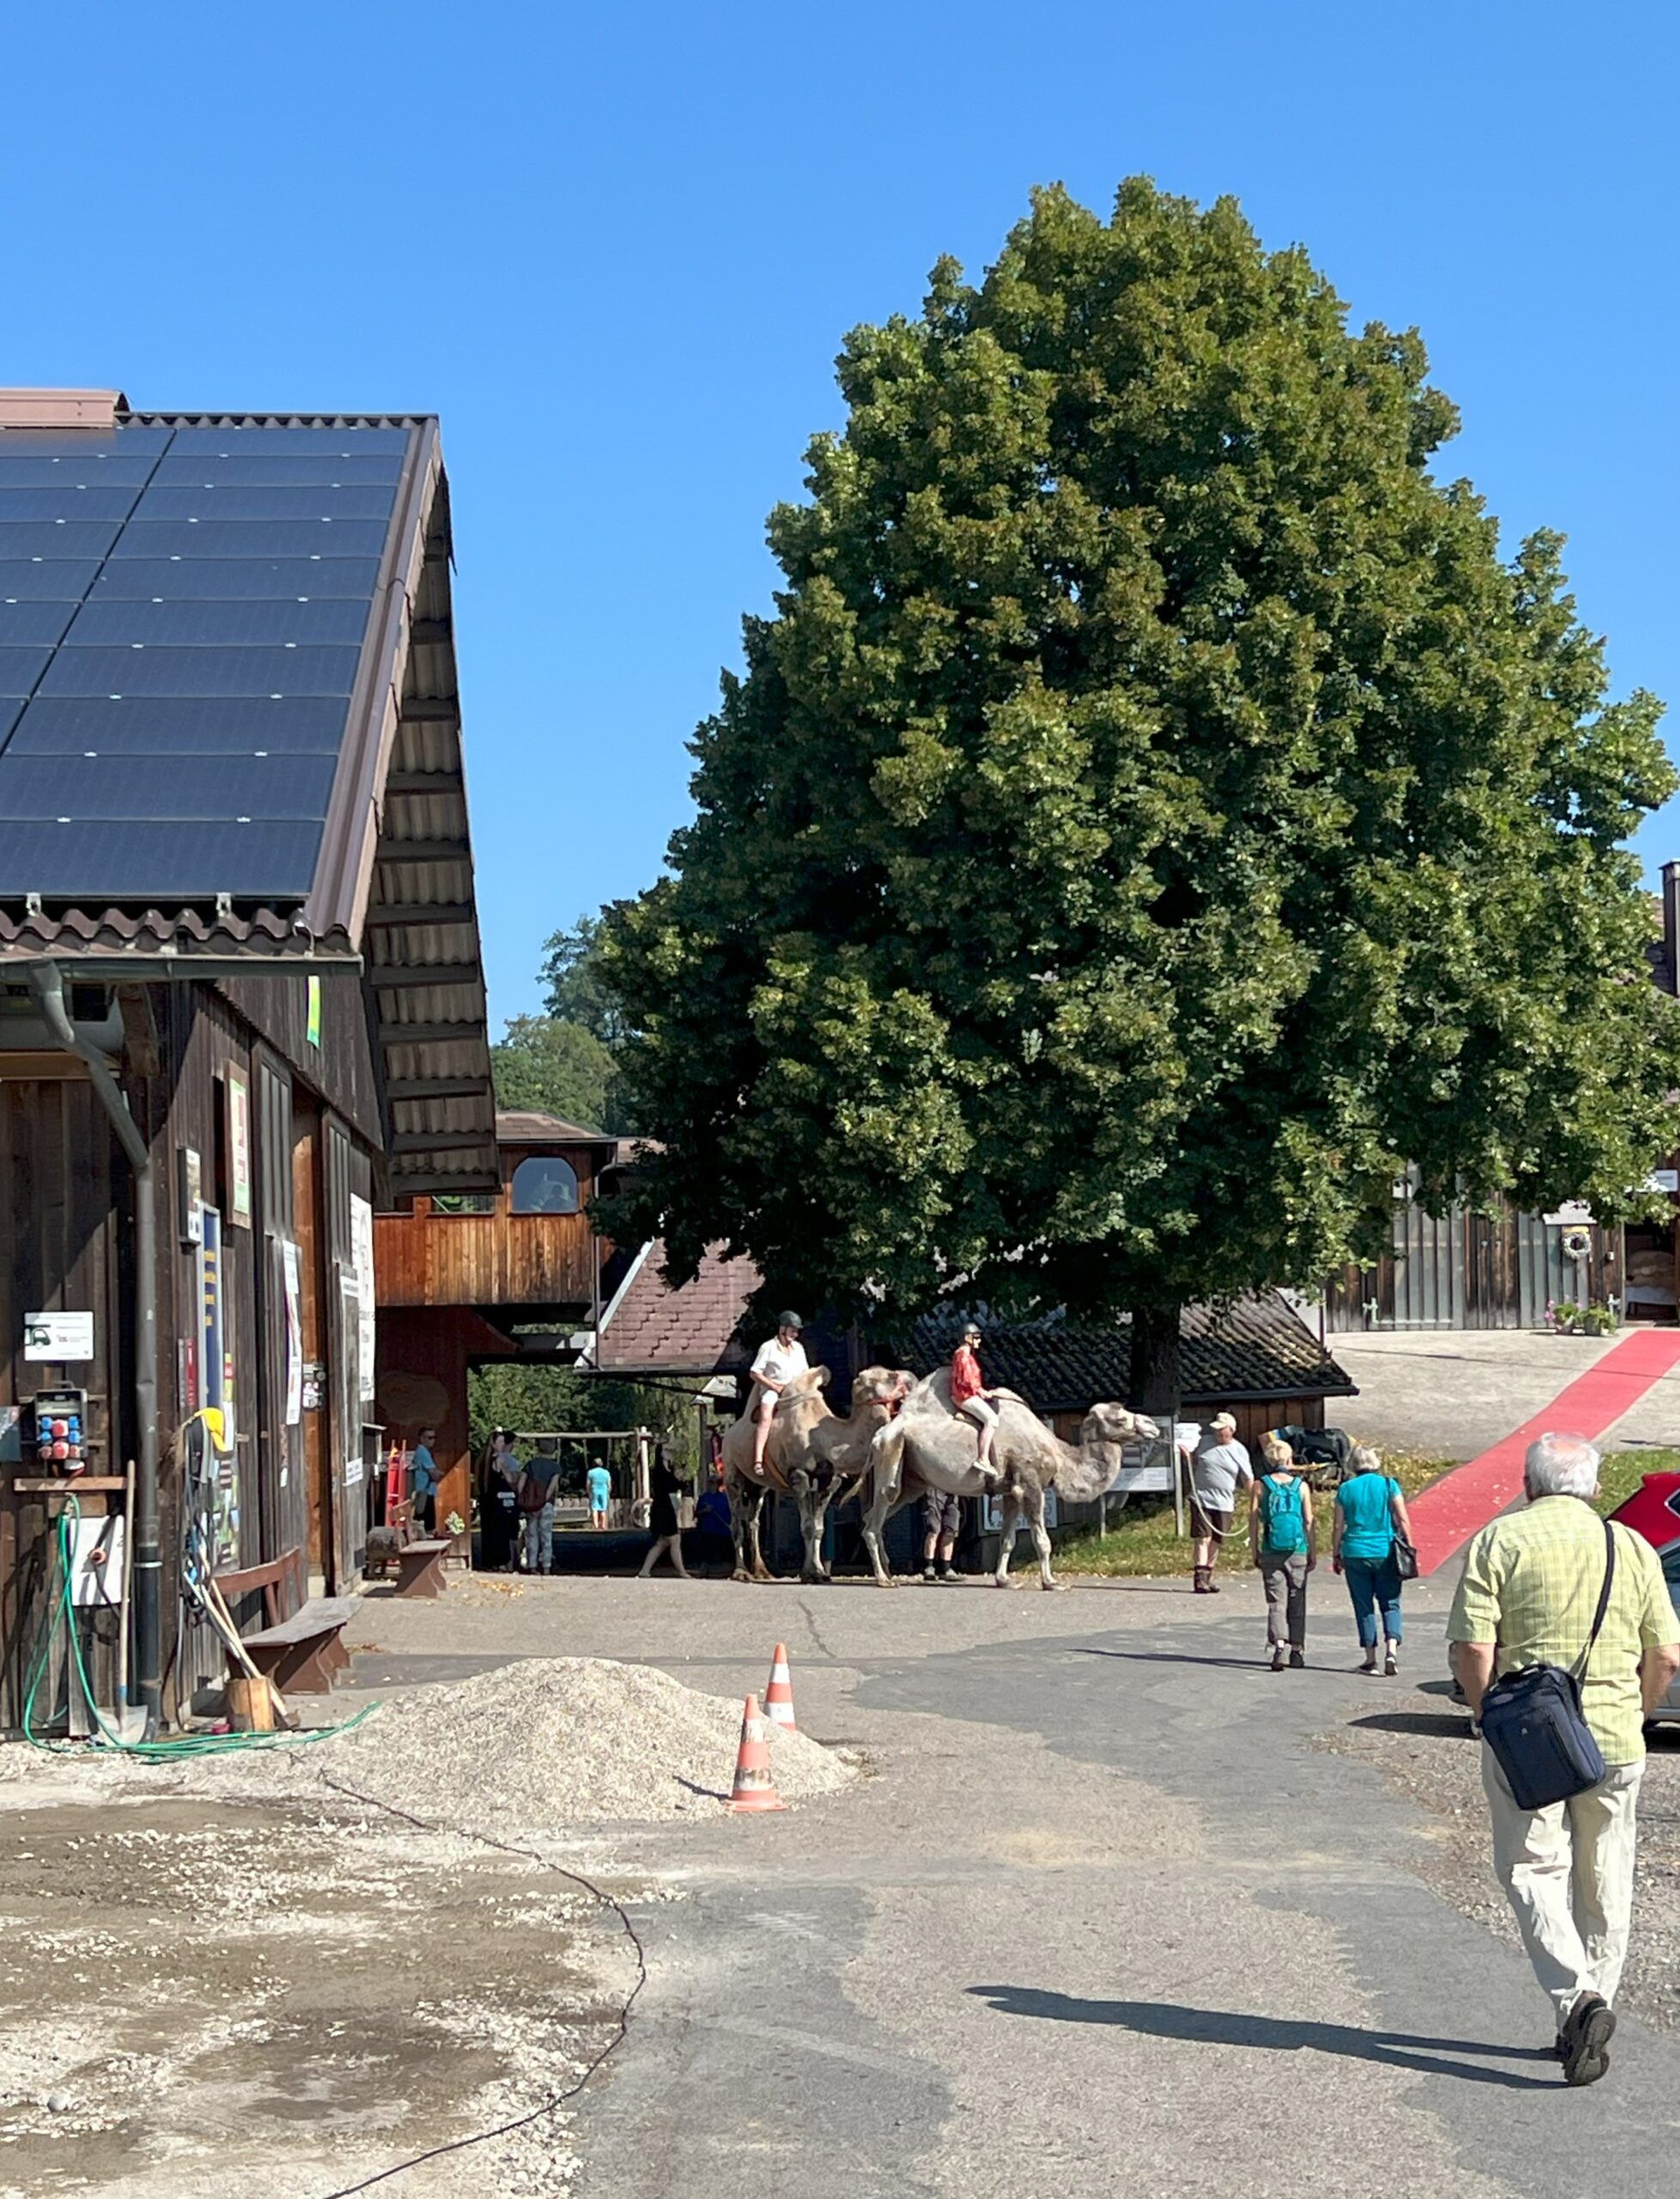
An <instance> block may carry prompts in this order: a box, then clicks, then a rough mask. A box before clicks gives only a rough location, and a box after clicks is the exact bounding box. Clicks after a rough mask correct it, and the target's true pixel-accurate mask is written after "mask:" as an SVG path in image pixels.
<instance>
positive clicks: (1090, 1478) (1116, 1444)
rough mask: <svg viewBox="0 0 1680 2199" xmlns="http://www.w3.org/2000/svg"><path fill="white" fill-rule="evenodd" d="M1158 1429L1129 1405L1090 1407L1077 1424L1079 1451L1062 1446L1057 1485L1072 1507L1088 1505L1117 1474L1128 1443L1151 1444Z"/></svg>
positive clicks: (1065, 1445)
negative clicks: (1078, 1429)
mask: <svg viewBox="0 0 1680 2199" xmlns="http://www.w3.org/2000/svg"><path fill="white" fill-rule="evenodd" d="M1160 1432H1161V1431H1160V1428H1159V1427H1158V1426H1157V1425H1156V1423H1155V1422H1153V1420H1151V1419H1150V1418H1149V1416H1148V1415H1147V1413H1141V1412H1133V1411H1132V1410H1130V1409H1129V1407H1128V1406H1125V1405H1117V1404H1098V1405H1093V1406H1092V1408H1091V1410H1090V1411H1089V1412H1088V1413H1087V1414H1086V1416H1085V1418H1084V1420H1083V1421H1082V1422H1080V1431H1079V1448H1078V1449H1077V1450H1074V1447H1072V1445H1071V1444H1064V1445H1063V1446H1062V1451H1063V1453H1064V1456H1063V1459H1062V1465H1061V1468H1060V1470H1059V1471H1058V1472H1057V1474H1056V1487H1057V1489H1059V1490H1060V1491H1061V1492H1062V1495H1063V1496H1064V1497H1065V1498H1066V1499H1067V1500H1068V1502H1070V1503H1073V1504H1090V1503H1092V1502H1094V1501H1095V1499H1096V1498H1098V1497H1099V1496H1100V1495H1102V1493H1103V1491H1104V1490H1105V1489H1106V1488H1107V1487H1108V1485H1109V1483H1111V1481H1112V1480H1113V1479H1114V1477H1115V1475H1116V1474H1117V1473H1118V1472H1119V1471H1120V1466H1121V1463H1122V1459H1123V1453H1124V1447H1125V1446H1126V1445H1127V1444H1128V1443H1132V1442H1137V1441H1142V1442H1145V1443H1153V1442H1154V1441H1156V1440H1157V1439H1158V1438H1159V1436H1160Z"/></svg>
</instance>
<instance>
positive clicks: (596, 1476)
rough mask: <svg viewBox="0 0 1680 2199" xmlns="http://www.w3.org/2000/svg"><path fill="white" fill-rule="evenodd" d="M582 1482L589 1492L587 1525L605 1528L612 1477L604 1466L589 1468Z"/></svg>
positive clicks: (610, 1497) (610, 1496)
mask: <svg viewBox="0 0 1680 2199" xmlns="http://www.w3.org/2000/svg"><path fill="white" fill-rule="evenodd" d="M583 1480H584V1486H585V1487H586V1488H587V1490H588V1492H589V1525H590V1526H592V1527H593V1528H596V1529H600V1528H602V1527H605V1526H606V1508H607V1506H608V1505H609V1504H610V1503H611V1502H612V1475H611V1474H610V1473H608V1471H607V1470H606V1467H605V1466H591V1467H590V1469H589V1471H588V1472H587V1474H586V1475H585V1476H584V1477H583Z"/></svg>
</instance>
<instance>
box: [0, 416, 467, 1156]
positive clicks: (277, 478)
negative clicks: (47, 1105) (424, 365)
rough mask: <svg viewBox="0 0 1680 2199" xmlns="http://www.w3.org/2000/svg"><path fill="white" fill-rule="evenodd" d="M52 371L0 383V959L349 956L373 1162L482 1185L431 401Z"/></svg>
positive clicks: (455, 704)
mask: <svg viewBox="0 0 1680 2199" xmlns="http://www.w3.org/2000/svg"><path fill="white" fill-rule="evenodd" d="M65 394H66V393H50V392H46V393H36V392H32V393H0V423H8V422H13V421H18V420H22V421H25V422H27V423H31V424H25V425H13V424H0V978H3V977H4V974H5V970H6V966H7V965H8V964H11V965H17V964H19V963H21V962H22V961H25V960H29V959H39V958H40V957H41V956H43V955H46V956H51V957H52V958H53V959H58V960H60V961H62V962H63V963H64V965H66V967H67V969H73V970H74V971H75V972H76V974H79V975H80V974H86V975H94V974H102V973H103V971H104V970H105V969H108V968H111V967H112V966H113V965H119V964H121V965H127V967H128V968H130V969H131V970H135V971H137V969H138V966H139V965H140V964H141V962H142V961H143V960H144V961H147V962H150V963H152V964H154V965H164V966H168V967H171V968H173V969H179V970H180V972H182V973H183V974H187V973H190V968H191V965H192V963H193V961H194V960H195V959H198V961H199V962H200V963H201V965H204V966H206V967H208V965H209V964H210V962H211V961H212V960H213V959H228V958H230V957H231V958H233V959H236V960H239V961H241V962H242V961H245V960H247V959H259V958H260V959H263V960H265V961H267V962H269V963H271V964H273V963H282V964H283V963H284V962H285V961H286V960H287V959H308V960H310V962H311V963H312V965H320V964H323V963H326V962H331V961H332V960H334V959H342V960H343V961H344V962H345V963H346V964H347V965H355V964H356V963H357V962H358V961H359V962H360V964H361V965H362V968H363V969H364V971H365V973H366V979H367V984H368V992H369V996H370V1000H371V1002H372V1003H373V1006H372V1008H371V1009H370V1014H371V1018H372V1021H373V1026H374V1033H375V1037H376V1040H377V1044H378V1047H379V1050H380V1053H381V1055H382V1057H383V1060H382V1067H383V1070H384V1082H385V1090H386V1096H387V1117H388V1137H387V1144H388V1148H389V1153H390V1164H391V1165H390V1179H389V1180H390V1187H391V1189H392V1190H393V1191H394V1192H396V1193H398V1194H402V1193H405V1192H409V1191H424V1190H429V1189H437V1190H470V1189H477V1188H490V1187H492V1186H493V1185H495V1183H496V1139H495V1122H494V1103H493V1101H492V1099H491V1095H490V1056H489V1032H488V1028H487V1018H486V1008H485V999H484V971H483V965H482V959H481V953H480V947H479V938H478V913H477V908H476V905H475V901H474V895H473V875H472V842H471V838H470V833H469V830H468V820H467V809H466V789H465V785H464V782H463V777H462V771H461V752H460V697H459V694H458V691H457V685H456V675H455V658H454V643H453V612H452V603H451V594H450V584H449V559H450V527H449V493H448V484H447V479H446V478H445V475H444V471H443V463H442V457H441V450H440V448H439V442H438V430H437V423H436V421H435V419H433V418H431V417H428V416H425V415H420V414H407V413H404V414H389V413H380V414H365V413H319V412H313V413H262V414H255V413H173V412H134V411H128V410H126V409H125V408H124V406H123V405H122V404H121V401H120V400H116V401H115V402H114V403H113V401H112V393H107V402H106V407H105V412H104V416H103V418H102V420H101V421H100V424H97V425H92V426H90V425H86V424H81V425H42V424H35V423H40V422H41V421H44V420H45V421H52V420H53V419H54V418H55V417H57V418H58V419H59V420H62V421H69V420H70V419H72V418H76V419H80V420H83V421H85V420H87V419H88V418H90V417H95V418H96V417H98V408H97V406H94V407H91V408H90V407H88V405H82V406H81V407H80V408H79V409H73V408H67V407H65V406H64V405H60V406H59V407H58V410H57V412H56V414H55V409H54V405H53V404H52V399H54V397H55V395H56V396H58V398H61V399H62V398H63V397H64V395H65ZM81 394H82V397H84V398H87V397H96V396H97V395H98V393H81ZM8 395H10V396H12V397H14V398H16V399H20V400H21V399H24V398H27V399H29V400H30V402H29V403H27V404H25V403H23V402H21V401H19V402H16V403H13V404H11V405H7V404H6V403H5V402H4V401H3V400H4V399H5V398H6V397H7V396H8ZM42 400H44V401H42ZM94 965H99V966H98V968H97V969H95V967H94Z"/></svg>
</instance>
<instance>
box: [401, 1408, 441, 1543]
mask: <svg viewBox="0 0 1680 2199" xmlns="http://www.w3.org/2000/svg"><path fill="white" fill-rule="evenodd" d="M436 1441H437V1430H436V1429H435V1428H422V1429H421V1431H420V1441H418V1442H417V1444H416V1445H415V1447H414V1449H413V1451H412V1452H411V1453H410V1456H409V1462H408V1492H409V1496H410V1499H411V1502H412V1504H413V1507H414V1509H413V1514H412V1517H413V1520H414V1523H415V1525H416V1526H417V1527H420V1528H422V1529H423V1531H424V1532H426V1533H427V1534H429V1535H434V1534H435V1533H436V1532H437V1484H438V1482H439V1480H440V1479H441V1476H440V1475H439V1473H438V1471H437V1461H436V1459H435V1458H433V1456H432V1446H433V1444H434V1443H435V1442H436Z"/></svg>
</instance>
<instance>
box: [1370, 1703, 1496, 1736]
mask: <svg viewBox="0 0 1680 2199" xmlns="http://www.w3.org/2000/svg"><path fill="white" fill-rule="evenodd" d="M1348 1724H1349V1725H1350V1726H1363V1727H1368V1728H1369V1729H1370V1731H1371V1732H1373V1733H1427V1734H1429V1735H1431V1736H1434V1737H1439V1738H1441V1739H1446V1740H1457V1741H1468V1740H1470V1739H1473V1738H1474V1737H1473V1735H1472V1734H1471V1733H1470V1713H1469V1711H1468V1710H1454V1711H1452V1712H1448V1711H1445V1710H1374V1711H1373V1712H1372V1714H1371V1715H1370V1716H1369V1717H1368V1718H1350V1719H1349V1720H1348Z"/></svg>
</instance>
